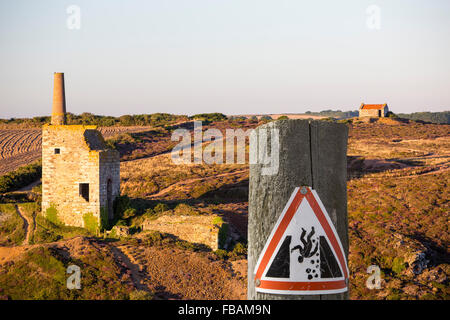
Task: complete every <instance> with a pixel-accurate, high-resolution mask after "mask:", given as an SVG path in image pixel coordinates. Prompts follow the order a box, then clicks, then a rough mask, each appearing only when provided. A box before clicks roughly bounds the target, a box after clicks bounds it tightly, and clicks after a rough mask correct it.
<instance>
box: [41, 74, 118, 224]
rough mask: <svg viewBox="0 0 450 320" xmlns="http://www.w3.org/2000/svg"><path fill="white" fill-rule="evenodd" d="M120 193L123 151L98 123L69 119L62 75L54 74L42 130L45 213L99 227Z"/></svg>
mask: <svg viewBox="0 0 450 320" xmlns="http://www.w3.org/2000/svg"><path fill="white" fill-rule="evenodd" d="M119 192H120V158H119V152H117V151H116V150H111V149H109V148H107V146H106V144H105V141H104V139H103V136H102V134H101V133H100V131H98V130H97V127H96V126H88V125H67V124H66V102H65V88H64V74H63V73H54V87H53V109H52V117H51V123H50V124H46V125H44V127H43V129H42V213H43V214H44V215H45V216H46V217H47V218H49V219H50V220H56V221H57V222H60V223H63V224H65V225H70V226H77V227H84V228H87V229H89V230H91V231H97V230H99V229H102V228H105V227H107V226H108V224H109V222H110V221H112V220H113V219H114V209H113V202H114V199H115V198H116V197H117V196H118V195H119Z"/></svg>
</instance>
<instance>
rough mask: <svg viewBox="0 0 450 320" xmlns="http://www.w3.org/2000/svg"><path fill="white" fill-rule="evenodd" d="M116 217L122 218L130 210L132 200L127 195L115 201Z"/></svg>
mask: <svg viewBox="0 0 450 320" xmlns="http://www.w3.org/2000/svg"><path fill="white" fill-rule="evenodd" d="M113 208H114V216H115V217H121V216H122V213H123V212H124V211H125V210H127V209H128V208H130V198H128V196H127V195H123V196H118V197H116V199H114V204H113Z"/></svg>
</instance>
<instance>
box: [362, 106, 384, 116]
mask: <svg viewBox="0 0 450 320" xmlns="http://www.w3.org/2000/svg"><path fill="white" fill-rule="evenodd" d="M388 112H389V108H388V105H387V104H386V103H385V104H364V103H361V106H360V107H359V116H360V117H386V116H387V114H388Z"/></svg>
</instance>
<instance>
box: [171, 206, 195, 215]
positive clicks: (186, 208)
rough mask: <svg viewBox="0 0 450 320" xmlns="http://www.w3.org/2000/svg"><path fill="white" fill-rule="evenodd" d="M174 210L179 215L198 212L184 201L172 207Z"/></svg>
mask: <svg viewBox="0 0 450 320" xmlns="http://www.w3.org/2000/svg"><path fill="white" fill-rule="evenodd" d="M174 212H175V213H176V214H179V215H189V216H196V215H199V212H198V211H197V210H195V208H194V207H192V206H190V205H188V204H186V203H180V204H179V205H177V206H176V207H175V209H174Z"/></svg>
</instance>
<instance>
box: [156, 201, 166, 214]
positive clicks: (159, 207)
mask: <svg viewBox="0 0 450 320" xmlns="http://www.w3.org/2000/svg"><path fill="white" fill-rule="evenodd" d="M167 210H170V208H169V206H168V205H167V204H165V203H162V202H160V203H158V204H157V205H156V206H155V207H154V208H153V211H155V212H156V213H161V212H164V211H167Z"/></svg>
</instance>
